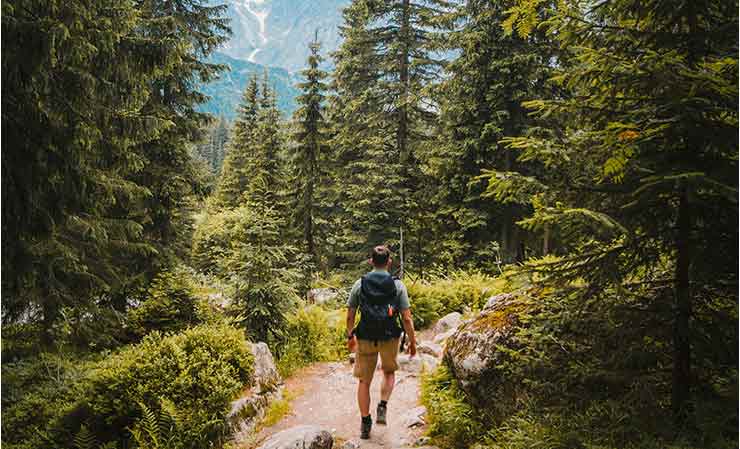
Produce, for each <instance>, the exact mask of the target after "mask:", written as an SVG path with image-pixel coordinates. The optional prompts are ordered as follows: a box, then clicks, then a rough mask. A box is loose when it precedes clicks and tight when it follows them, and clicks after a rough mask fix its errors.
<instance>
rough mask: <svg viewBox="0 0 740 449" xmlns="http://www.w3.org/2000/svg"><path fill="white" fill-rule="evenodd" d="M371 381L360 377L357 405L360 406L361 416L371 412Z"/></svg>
mask: <svg viewBox="0 0 740 449" xmlns="http://www.w3.org/2000/svg"><path fill="white" fill-rule="evenodd" d="M371 382H372V381H370V382H367V381H364V380H362V379H360V381H359V382H358V383H357V405H359V406H360V416H367V415H369V414H370V383H371Z"/></svg>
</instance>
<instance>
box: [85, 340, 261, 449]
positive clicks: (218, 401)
mask: <svg viewBox="0 0 740 449" xmlns="http://www.w3.org/2000/svg"><path fill="white" fill-rule="evenodd" d="M252 357H253V356H252V353H251V350H250V348H249V345H248V343H247V342H246V341H245V340H244V337H243V334H242V333H241V332H240V331H238V330H236V329H234V328H232V327H229V326H226V325H213V326H199V327H194V328H192V329H188V330H186V331H184V332H182V333H180V334H175V335H172V336H167V337H163V336H162V335H161V334H159V333H157V332H153V333H150V334H149V335H147V336H146V337H145V338H144V340H143V341H142V342H141V343H140V344H137V345H135V346H131V347H129V348H126V349H124V350H123V351H121V352H120V353H118V354H115V355H113V356H111V357H109V358H107V359H105V360H103V361H102V362H100V363H99V364H97V365H96V366H95V367H94V368H93V370H92V371H91V373H90V378H89V380H88V382H89V387H88V388H87V391H86V395H85V396H84V397H82V398H81V403H80V405H79V410H80V411H79V413H80V414H81V421H82V422H87V423H88V424H87V425H88V426H89V428H90V430H91V431H92V432H93V433H95V435H96V436H97V438H98V439H99V440H100V441H124V440H126V439H127V438H128V430H127V429H134V428H136V427H135V426H136V425H137V417H140V416H142V406H141V404H144V405H145V406H146V407H147V409H146V410H149V411H150V412H151V413H155V414H159V413H161V412H160V410H162V409H164V411H165V412H166V413H168V414H170V415H173V414H174V416H177V417H179V420H180V421H181V424H179V425H178V426H177V444H175V445H174V447H210V445H211V444H212V442H214V441H220V440H221V439H222V438H223V437H224V436H225V431H226V427H225V426H226V423H225V421H224V419H225V415H226V413H227V411H228V405H229V403H230V401H231V400H232V399H234V397H235V395H237V394H238V393H239V392H240V391H241V390H242V389H243V388H244V386H245V385H248V384H249V382H250V381H251V376H252V370H253V367H252V363H253V359H252ZM175 410H176V411H177V412H175ZM146 419H147V418H146V416H144V420H145V421H143V422H141V423H140V424H139V427H138V429H139V432H140V436H142V437H146V438H150V437H151V435H149V436H147V435H148V433H147V432H146V431H145V427H144V426H146V425H147V423H146ZM160 421H161V420H160ZM149 424H151V423H149Z"/></svg>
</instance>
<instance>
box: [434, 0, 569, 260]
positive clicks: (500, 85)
mask: <svg viewBox="0 0 740 449" xmlns="http://www.w3.org/2000/svg"><path fill="white" fill-rule="evenodd" d="M511 6H512V5H511V4H508V5H507V3H506V2H497V3H491V2H488V1H478V0H471V1H468V2H466V3H465V5H461V6H459V7H458V14H459V17H460V23H461V25H460V27H459V29H457V30H455V32H454V33H452V34H451V35H450V38H449V42H450V44H451V48H450V50H452V51H454V52H455V54H456V55H457V57H456V58H455V59H453V60H452V61H451V62H450V63H449V64H448V65H447V67H446V72H447V73H448V76H447V77H446V78H445V80H444V81H443V82H442V83H441V84H440V86H439V88H438V89H437V90H436V94H437V95H436V97H437V99H438V102H439V104H440V121H439V123H440V126H439V130H438V132H439V138H437V139H435V140H433V141H432V142H431V144H430V145H429V147H428V149H427V151H426V155H427V159H426V162H427V164H428V166H429V168H430V171H431V173H432V175H433V177H434V179H435V184H436V188H434V192H435V198H434V204H435V207H434V209H435V211H436V213H435V217H436V219H435V220H433V223H434V224H435V225H434V226H435V234H436V235H439V236H444V238H443V239H441V240H440V246H439V247H440V249H442V250H441V251H440V252H442V253H443V254H442V257H444V259H445V260H444V261H445V262H446V263H455V264H459V263H462V262H463V260H464V261H466V262H467V263H480V262H482V261H485V260H491V259H493V258H494V257H496V255H494V254H493V252H492V251H491V248H492V247H491V244H490V242H491V241H497V243H498V247H499V249H500V253H501V254H500V257H501V261H502V262H504V263H510V262H513V261H517V260H518V261H521V260H522V259H523V257H524V252H523V250H522V249H523V246H524V243H525V242H526V243H527V244H528V245H527V246H529V247H530V250H534V251H530V253H531V252H534V253H535V254H538V253H539V252H540V250H541V249H542V245H541V244H540V242H539V241H532V240H529V241H527V240H526V239H525V236H524V235H523V234H524V231H523V230H522V229H520V228H519V227H518V226H517V225H516V222H517V221H518V220H520V219H521V218H522V217H523V214H524V213H526V212H528V209H527V207H526V206H522V205H520V201H518V200H517V199H515V198H511V197H508V198H506V199H504V200H496V199H492V198H486V197H484V195H483V194H484V191H485V187H486V184H485V182H484V181H483V180H480V179H478V178H477V177H478V176H480V175H482V174H483V173H484V171H485V170H497V171H500V172H512V171H516V172H519V173H523V174H525V175H526V174H531V173H533V172H534V170H536V169H537V167H536V166H533V164H531V163H529V164H527V163H523V162H520V161H516V160H515V154H514V153H513V152H512V151H510V150H508V149H506V148H505V146H504V145H502V144H500V143H499V141H500V140H501V139H502V138H503V137H505V136H511V135H518V134H522V133H523V132H524V131H525V130H526V129H527V128H528V127H530V126H535V125H536V124H537V123H536V121H535V120H534V119H532V118H531V117H529V116H528V115H527V113H526V111H525V109H524V108H523V107H522V102H524V101H526V100H531V99H534V98H547V97H550V96H552V95H553V94H552V93H551V92H552V91H553V89H552V88H549V87H548V86H547V84H546V80H547V79H548V78H549V76H550V75H551V72H552V69H551V61H553V60H554V58H555V56H558V52H556V50H555V48H554V47H555V45H554V44H553V43H552V42H550V41H549V39H548V38H547V36H546V35H544V33H542V32H538V31H535V32H532V33H530V34H529V35H528V36H526V37H525V38H523V37H521V36H519V35H510V34H509V35H507V34H506V33H505V31H504V29H503V28H502V22H503V21H504V20H505V19H506V18H507V14H506V10H507V9H508V8H509V7H511ZM541 10H544V8H542V7H541ZM558 63H559V64H561V65H562V64H563V63H564V61H563V60H562V58H560V59H559V60H558ZM528 200H529V197H528V196H527V197H525V198H524V201H525V203H526V202H527V201H528Z"/></svg>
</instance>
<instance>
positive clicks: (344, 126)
mask: <svg viewBox="0 0 740 449" xmlns="http://www.w3.org/2000/svg"><path fill="white" fill-rule="evenodd" d="M447 10H448V5H447V2H444V1H437V0H430V1H423V2H410V1H408V0H399V1H395V0H387V1H365V0H356V1H353V2H352V3H351V4H350V5H349V6H348V7H347V8H345V10H344V12H343V14H344V21H345V25H344V26H342V27H341V28H340V35H341V36H342V37H343V38H344V41H343V43H342V46H341V47H340V48H339V50H338V51H337V52H336V53H335V55H334V58H335V60H336V70H335V73H334V79H333V84H332V87H333V89H334V90H335V98H334V99H333V101H332V109H334V110H332V115H333V117H336V120H332V121H333V123H335V124H336V131H335V132H334V134H333V142H334V145H336V146H337V150H338V152H339V160H340V161H341V162H342V163H343V164H344V166H343V167H342V170H341V173H342V182H344V183H345V185H346V188H345V193H344V194H343V195H341V196H340V197H339V200H340V202H341V204H342V205H343V207H344V208H345V209H346V210H347V211H348V212H349V213H350V214H351V215H352V216H353V217H354V218H355V220H354V226H353V229H351V230H350V231H349V232H348V233H347V234H346V235H345V236H344V241H345V242H346V244H347V248H346V249H347V254H346V255H347V257H350V258H351V259H350V260H357V256H358V251H361V248H364V247H366V246H367V245H368V244H373V243H380V242H384V241H389V240H397V235H398V230H399V228H400V227H402V226H404V225H406V226H414V225H415V224H416V223H417V222H416V221H415V219H416V218H418V216H419V211H420V206H419V204H418V203H419V198H417V197H415V192H418V191H420V190H421V189H420V188H419V186H420V179H419V175H420V172H419V170H420V169H419V165H418V159H419V154H418V151H419V150H418V147H419V144H420V143H421V142H422V141H423V140H424V139H425V138H426V137H427V136H428V134H429V128H428V127H429V123H430V120H431V119H433V117H434V113H433V109H434V108H433V106H432V105H431V104H430V101H429V96H428V95H427V91H426V90H425V89H426V88H427V87H428V86H429V84H430V83H432V82H434V81H435V80H436V79H437V78H438V76H439V69H440V67H441V61H440V60H439V59H437V58H435V51H436V50H437V49H438V39H437V37H438V36H437V32H438V31H439V30H440V29H442V28H443V26H444V25H446V18H447V13H448V11H447ZM409 234H411V235H414V233H413V232H412V233H409Z"/></svg>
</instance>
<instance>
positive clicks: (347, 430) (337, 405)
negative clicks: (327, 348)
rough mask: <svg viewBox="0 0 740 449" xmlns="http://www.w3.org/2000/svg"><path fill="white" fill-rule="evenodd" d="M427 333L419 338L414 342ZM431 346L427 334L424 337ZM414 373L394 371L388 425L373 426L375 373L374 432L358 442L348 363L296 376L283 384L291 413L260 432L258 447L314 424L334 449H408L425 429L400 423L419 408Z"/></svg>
mask: <svg viewBox="0 0 740 449" xmlns="http://www.w3.org/2000/svg"><path fill="white" fill-rule="evenodd" d="M426 337H427V333H426V332H425V333H423V335H419V341H421V339H422V338H423V339H426ZM428 338H429V339H430V340H431V334H428ZM419 376H420V375H419V374H418V373H411V372H406V371H402V370H399V371H397V372H396V386H395V388H394V390H393V394H392V396H391V399H390V401H389V402H388V425H386V426H381V425H377V424H375V422H374V420H375V407H376V406H377V404H378V401H379V400H380V383H381V381H382V372H381V371H380V370H378V371H376V372H375V376H374V378H373V383H372V387H371V390H370V397H371V404H370V413H371V414H372V416H373V430H372V433H371V436H370V439H369V440H360V439H359V436H360V413H359V411H358V409H357V396H356V394H357V379H355V378H354V377H353V376H352V365H351V364H350V363H348V362H329V363H317V364H314V365H311V366H309V367H306V368H303V369H301V370H299V371H298V372H297V373H296V374H294V375H293V376H291V378H290V379H287V380H286V382H285V391H288V392H292V393H293V394H295V395H296V396H295V398H294V399H293V400H292V401H291V412H290V413H289V414H288V415H287V416H285V417H284V418H283V419H282V420H280V421H279V422H278V423H277V424H275V425H274V426H272V427H268V428H265V429H263V430H262V431H261V432H260V434H259V435H258V441H263V440H264V439H265V438H267V437H268V436H270V435H273V434H275V433H277V432H280V431H281V430H285V429H288V428H290V427H293V426H298V425H303V424H315V425H318V426H321V427H324V428H326V429H327V430H329V431H331V432H332V434H333V435H334V440H335V444H334V447H335V448H339V447H341V445H342V443H343V442H344V441H347V440H353V441H357V442H359V444H360V448H362V449H376V448H384V449H396V448H402V447H412V446H413V445H414V443H415V442H416V440H417V439H418V438H419V437H420V436H421V434H422V433H423V432H424V427H422V426H414V427H408V426H407V425H406V423H404V417H405V416H406V415H407V413H408V412H409V411H411V410H412V409H414V408H416V407H418V406H419V405H420V403H419V395H420V378H419Z"/></svg>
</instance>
